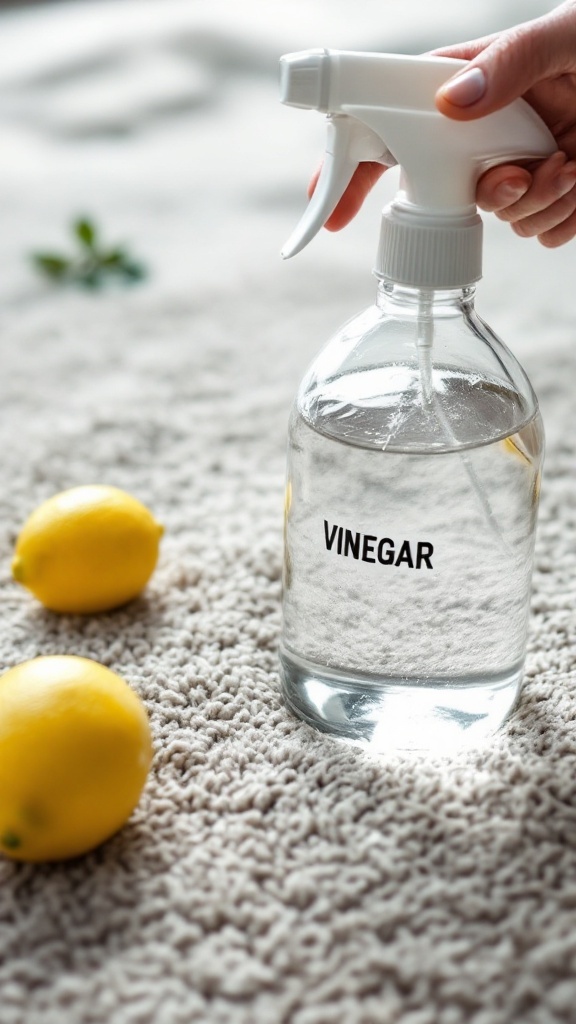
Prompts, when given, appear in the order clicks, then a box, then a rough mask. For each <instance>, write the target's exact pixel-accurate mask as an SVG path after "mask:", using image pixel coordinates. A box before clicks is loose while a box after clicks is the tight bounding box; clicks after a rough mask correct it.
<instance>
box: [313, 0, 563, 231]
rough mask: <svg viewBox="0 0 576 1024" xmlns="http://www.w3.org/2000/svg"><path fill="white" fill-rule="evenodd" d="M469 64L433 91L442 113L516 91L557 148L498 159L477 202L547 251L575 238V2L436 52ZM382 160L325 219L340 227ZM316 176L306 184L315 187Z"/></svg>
mask: <svg viewBox="0 0 576 1024" xmlns="http://www.w3.org/2000/svg"><path fill="white" fill-rule="evenodd" d="M435 52H436V55H439V56H440V55H441V56H448V57H459V58H464V59H466V60H469V61H470V65H469V66H468V67H467V68H466V69H465V70H464V71H460V72H459V73H458V74H457V75H455V76H454V77H453V78H451V79H449V81H448V82H446V83H445V85H444V86H442V88H441V89H440V90H439V92H438V94H437V96H436V104H437V107H438V109H439V111H440V112H441V113H442V114H445V115H446V116H447V117H451V118H453V119H456V120H459V121H469V120H473V119H474V118H477V117H483V116H485V115H486V114H490V113H492V112H494V111H495V110H499V109H500V108H501V107H504V106H506V105H507V104H508V103H511V102H512V101H513V100H514V99H517V98H518V97H520V96H522V97H523V98H524V99H525V100H527V101H528V102H529V103H530V104H531V106H532V107H534V109H535V110H536V111H537V113H538V114H539V115H540V117H541V118H542V119H543V120H544V121H545V123H546V124H547V125H548V127H549V128H550V130H551V132H552V134H553V135H554V137H555V139H556V141H557V143H558V147H559V151H558V152H557V153H555V154H554V155H553V156H551V157H549V158H548V159H547V160H544V161H541V162H539V163H538V164H532V165H528V166H524V167H521V166H519V165H516V164H502V165H499V166H498V167H494V168H492V169H491V170H489V171H487V172H486V173H485V174H484V175H483V176H482V177H481V179H480V181H479V183H478V188H477V194H476V199H477V202H478V205H479V206H480V207H481V208H482V209H484V210H488V211H492V212H494V213H495V214H496V216H497V217H499V218H500V219H502V220H505V221H507V222H508V223H510V225H511V227H512V229H513V230H514V231H515V232H516V234H518V235H521V236H523V237H533V236H536V237H537V238H538V239H539V241H540V242H541V243H542V244H543V245H545V246H548V247H550V248H553V247H555V246H559V245H563V244H564V243H565V242H568V241H570V239H572V238H574V236H575V235H576V0H568V2H565V3H563V4H561V6H560V7H558V8H555V9H554V10H553V11H551V12H550V14H546V15H544V16H543V17H541V18H537V19H535V20H534V21H529V22H525V23H524V24H522V25H518V26H516V27H514V28H511V29H507V30H505V31H503V32H500V33H497V34H495V35H491V36H486V37H485V38H483V39H477V40H474V41H472V42H469V43H462V44H459V45H457V46H451V47H447V48H445V49H442V50H438V51H435ZM383 171H384V168H383V167H382V166H381V165H380V164H373V163H364V164H361V165H360V166H359V167H358V170H357V171H356V173H355V175H354V177H353V179H352V181H351V182H350V185H349V186H348V189H347V190H346V192H345V193H344V196H343V197H342V199H341V200H340V203H339V204H338V206H337V207H336V209H335V211H334V213H333V214H332V216H331V217H330V218H329V220H328V221H327V223H326V227H327V228H328V229H329V230H331V231H337V230H339V229H340V228H343V227H344V226H345V225H346V224H347V223H348V222H349V221H350V220H352V218H353V217H354V216H355V215H356V213H357V212H358V210H359V209H360V207H361V205H362V203H363V201H364V199H365V197H366V195H367V194H368V192H369V191H370V189H371V188H372V186H373V185H374V184H375V182H376V181H377V180H378V178H379V177H380V175H381V174H382V173H383ZM316 181H317V175H316V176H315V177H314V178H313V179H312V182H311V183H310V188H309V192H312V191H313V190H314V187H315V184H316Z"/></svg>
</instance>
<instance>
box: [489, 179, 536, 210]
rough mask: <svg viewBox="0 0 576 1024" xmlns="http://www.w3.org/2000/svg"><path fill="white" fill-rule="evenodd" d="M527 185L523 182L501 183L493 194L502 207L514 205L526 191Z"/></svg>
mask: <svg viewBox="0 0 576 1024" xmlns="http://www.w3.org/2000/svg"><path fill="white" fill-rule="evenodd" d="M528 188H529V185H526V184H525V182H523V181H503V182H502V184H501V185H498V188H497V189H496V192H495V197H496V201H497V202H498V203H502V205H503V206H510V204H511V203H516V202H517V201H518V200H519V199H521V198H522V196H523V195H525V193H526V192H527V191H528Z"/></svg>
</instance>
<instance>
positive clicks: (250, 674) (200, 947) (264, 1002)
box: [0, 5, 576, 1024]
mask: <svg viewBox="0 0 576 1024" xmlns="http://www.w3.org/2000/svg"><path fill="white" fill-rule="evenodd" d="M64 6H65V5H64ZM64 6H63V7H62V8H60V10H63V9H64ZM14 31H16V29H14ZM301 32H302V29H301ZM192 35H193V33H192V30H191V37H192ZM313 42H316V39H315V40H313ZM220 52H222V48H221V51H220ZM263 52H264V51H263ZM266 52H267V51H266ZM279 52H281V51H279ZM239 66H240V65H239ZM29 74H30V75H31V76H32V77H34V75H35V74H36V71H30V72H29ZM267 74H268V73H267V72H263V73H262V77H261V79H258V80H256V79H255V80H254V81H252V80H246V79H245V78H242V76H241V75H240V72H238V75H237V78H234V75H233V74H232V72H231V81H232V82H233V84H234V88H235V89H236V88H237V89H238V90H239V93H235V94H234V96H231V95H230V90H229V91H228V92H227V93H226V97H227V98H226V99H222V100H221V103H220V106H219V107H218V108H217V109H215V112H213V114H210V111H208V112H207V111H206V110H205V109H204V108H202V110H199V111H197V112H196V113H195V115H194V116H195V118H196V120H195V122H194V123H195V131H196V135H194V136H193V137H192V138H191V137H190V136H189V134H188V127H187V125H186V124H185V123H184V119H182V120H180V121H178V125H177V126H176V125H171V124H169V125H168V126H166V127H154V128H150V127H148V128H147V129H146V131H144V130H142V133H140V134H138V132H136V133H135V134H134V135H129V136H127V137H126V138H124V137H115V136H113V134H112V136H110V135H109V134H108V135H106V131H107V130H106V131H104V130H103V129H101V128H100V129H98V131H96V130H94V135H93V136H92V137H91V138H90V139H89V140H88V141H86V139H84V140H83V141H82V142H80V141H79V138H78V137H76V136H75V135H74V134H73V133H71V131H70V132H69V133H68V134H66V133H63V134H58V131H57V130H56V129H55V128H54V127H53V126H52V128H50V130H48V129H46V130H45V131H44V129H43V128H42V126H41V124H40V122H39V121H38V122H36V121H35V119H34V116H33V111H32V107H30V113H29V119H28V121H26V117H25V116H24V114H23V113H22V112H21V111H20V114H19V118H17V119H12V120H11V119H10V117H7V116H5V118H4V122H3V123H4V128H5V130H6V133H7V136H8V138H10V140H11V144H12V145H11V148H10V149H9V155H8V156H7V157H4V160H5V162H4V164H3V166H2V167H1V168H0V186H1V188H0V195H2V191H3V199H2V200H1V203H0V205H1V207H2V210H1V213H2V217H3V219H4V222H5V224H6V225H7V227H6V231H5V233H4V234H3V236H2V239H0V252H1V255H2V262H3V265H4V266H5V267H6V274H5V275H4V279H3V282H2V285H1V298H2V312H1V313H0V328H1V329H0V356H1V364H0V365H1V367H2V373H1V376H0V396H1V398H0V410H1V416H0V450H1V452H2V458H1V459H0V479H1V481H2V486H1V488H0V554H1V559H0V601H1V615H0V652H1V662H2V665H3V666H5V667H8V666H11V665H13V664H16V663H18V662H20V661H23V660H24V659H26V658H29V657H33V656H35V655H37V654H41V653H74V654H79V655H84V656H88V657H92V658H95V659H97V660H99V661H101V662H103V663H104V664H105V665H108V666H110V667H111V668H113V669H114V670H116V671H118V672H119V673H121V674H122V675H123V676H124V677H125V678H126V679H127V680H128V681H129V683H130V684H131V685H132V686H133V687H134V688H135V689H136V690H137V691H138V693H139V694H140V695H141V696H142V697H143V699H144V701H145V702H146V705H147V708H148V710H149V713H150V717H151V722H152V726H153V730H154V740H155V751H156V752H155V760H154V765H153V771H152V773H151V775H150V779H149V783H148V785H147V787H146V790H145V793H144V796H143V798H142V801H141V803H140V806H139V807H138V809H137V811H136V812H135V813H134V815H133V817H132V819H131V821H130V822H129V824H128V825H127V826H126V827H125V828H124V829H123V830H122V831H121V832H120V833H119V834H118V835H117V836H115V837H114V838H113V839H112V840H110V841H109V842H108V843H106V844H105V845H104V846H102V847H101V848H100V849H98V850H96V851H95V852H93V853H91V854H89V855H88V856H86V857H84V858H79V859H78V860H75V861H73V862H70V863H68V864H55V865H43V866H30V865H15V864H12V863H10V862H8V861H2V862H1V863H0V1021H1V1024H556V1022H566V1024H569V1022H571V1021H573V1020H574V1015H575V1012H576V1011H575V1007H576V695H575V692H574V688H575V685H576V616H575V611H574V607H575V603H576V582H575V581H576V483H575V481H576V457H575V455H576V441H575V438H574V412H573V411H574V390H575V384H576V372H575V367H576V357H575V356H574V353H573V349H572V344H573V335H574V330H573V321H574V294H573V290H572V291H570V290H569V289H567V288H566V287H565V283H566V282H567V281H569V280H570V278H571V276H572V266H573V259H574V250H573V249H572V250H571V253H568V251H565V252H563V253H560V254H552V253H544V252H541V251H539V250H538V249H537V247H536V246H531V245H530V243H527V245H525V244H523V243H522V242H520V241H519V240H514V239H513V238H512V237H511V236H510V238H509V235H508V232H507V231H504V230H502V231H500V228H489V230H488V236H489V237H488V250H489V253H490V258H489V260H488V266H487V276H486V282H485V286H483V288H484V289H485V290H484V292H483V296H484V297H483V300H482V302H480V303H479V308H480V312H482V313H483V314H485V315H486V316H487V318H488V319H489V320H490V321H491V322H493V326H494V327H495V328H501V329H502V331H503V333H504V334H505V336H506V337H507V339H508V340H510V341H511V342H512V343H513V345H514V347H516V348H517V349H518V351H519V354H520V356H521V358H522V360H523V362H524V363H525V365H526V366H527V368H528V370H529V372H530V375H531V377H532V380H533V383H534V385H535V387H536V389H537V391H538V392H539V394H540V397H541V404H542V409H543V414H544V419H545V423H546V427H547V433H548V453H547V461H546V474H545V481H544V486H543V491H542V506H541V519H540V529H539V535H538V545H537V557H536V571H535V577H534V599H533V607H532V618H531V631H530V648H529V655H528V661H527V676H526V684H525V688H524V691H523V695H522V701H521V705H520V708H519V710H518V711H517V713H516V714H515V716H514V717H513V719H512V720H511V721H510V723H509V724H508V725H507V727H506V728H505V730H504V731H503V732H502V733H501V734H500V735H499V736H498V737H497V738H496V739H495V740H494V742H493V744H492V745H491V746H490V748H489V749H485V750H481V751H477V752H471V753H470V752H468V753H463V754H460V755H458V756H455V757H454V758H453V759H452V760H445V761H443V760H441V759H437V760H432V759H423V758H420V757H416V756H412V757H406V758H398V757H392V756H391V757H387V756H382V757H380V758H378V759H371V758H370V757H369V756H368V755H366V754H363V753H362V752H360V751H359V750H356V749H350V748H348V747H346V746H343V745H339V744H338V743H337V742H335V741H333V740H331V739H329V738H327V737H323V736H320V735H317V734H315V733H313V732H312V731H311V730H310V729H309V728H308V727H306V726H305V725H303V724H301V723H299V722H297V721H296V720H294V719H293V718H292V717H291V716H290V714H289V713H288V712H287V711H286V709H285V708H284V706H283V704H282V701H281V698H280V694H279V683H278V672H277V661H276V645H277V638H278V629H279V597H280V569H281V557H282V505H283V477H284V445H285V434H286V422H287V416H288V410H289V406H290V403H291V401H292V397H293V393H294V390H295V387H296V384H297V381H298V379H299V377H300V375H301V373H302V372H303V370H304V368H305V366H306V364H307V362H308V361H309V359H310V358H311V357H312V355H313V354H314V352H315V350H316V349H317V348H318V347H319V345H320V343H321V341H322V340H323V339H324V338H325V337H327V335H328V334H329V333H330V331H331V330H332V329H333V327H335V326H336V324H337V323H338V322H340V321H341V320H343V319H344V317H345V316H347V315H350V314H352V313H353V312H355V311H356V310H357V309H358V308H359V307H361V306H362V305H363V304H364V303H365V302H367V301H369V298H370V295H371V292H372V283H371V281H370V279H369V276H368V277H367V276H366V274H365V273H363V271H364V268H365V267H366V266H367V265H369V261H370V258H371V256H372V249H373V246H374V243H375V236H374V232H373V227H374V225H373V224H372V225H370V224H368V222H367V220H363V219H362V218H359V221H358V224H357V225H356V226H355V227H354V228H352V229H351V230H350V234H349V236H348V239H349V240H348V241H347V242H346V241H345V240H344V239H341V238H338V239H322V240H319V243H318V248H317V250H316V252H315V253H314V254H313V253H310V254H306V255H305V256H303V257H302V260H301V262H300V263H299V264H298V265H296V264H294V265H289V266H286V267H282V266H279V261H278V258H277V255H276V253H277V250H278V249H279V247H280V244H281V243H282V241H283V240H284V238H285V236H286V235H287V234H288V232H289V230H290V228H291V226H292V223H293V219H294V217H295V216H297V213H298V210H299V205H300V204H301V202H302V196H301V194H300V191H299V190H302V183H301V181H300V177H299V176H300V174H301V173H302V171H303V169H304V168H305V167H306V166H307V165H308V163H310V159H311V151H310V150H309V151H308V152H306V151H303V152H302V153H301V154H300V155H299V157H298V159H296V156H295V157H294V165H292V164H291V165H290V167H289V169H288V170H286V169H285V162H283V161H280V160H279V159H277V162H276V163H274V162H273V160H272V158H271V157H270V158H267V157H266V155H265V154H264V153H262V155H261V159H260V158H259V159H258V160H253V152H252V153H250V152H246V153H244V154H243V153H242V151H241V150H236V154H237V155H236V161H237V163H236V168H235V169H236V171H237V174H236V176H235V177H232V176H231V167H230V162H231V161H230V160H229V161H228V164H227V165H224V164H223V163H221V162H220V160H223V158H224V156H225V152H226V145H228V146H229V145H230V138H231V137H232V135H231V133H232V131H233V125H234V124H235V123H236V122H237V117H238V114H239V106H238V104H239V100H238V95H240V98H241V99H242V102H243V103H244V101H245V103H246V104H247V102H248V97H251V102H252V104H253V105H252V107H251V111H252V118H253V119H256V121H255V122H254V120H252V121H251V123H252V125H253V127H252V128H251V129H249V128H247V129H246V130H247V131H248V132H250V131H252V132H253V136H250V141H251V142H253V143H254V145H255V144H256V136H257V119H258V115H259V114H260V113H263V112H264V111H265V110H266V109H267V108H268V106H269V105H270V104H271V102H272V97H273V94H274V82H273V80H272V78H271V77H270V78H268V77H266V75H267ZM56 81H57V80H56V79H54V82H56ZM36 88H37V89H38V90H40V86H39V85H37V86H36ZM54 88H56V85H54ZM23 95H25V90H24V91H23ZM187 109H188V108H187ZM195 109H196V108H194V110H195ZM202 111H203V112H202ZM27 116H28V115H27ZM186 116H187V117H188V114H187V115H186ZM190 116H191V115H190ZM212 116H214V117H220V121H219V125H220V126H221V127H222V132H221V133H219V132H215V131H214V129H213V125H214V122H213V121H211V117H212ZM275 117H276V112H275V111H274V115H273V116H272V117H271V116H270V114H269V115H268V122H267V123H268V125H269V127H268V129H267V131H268V132H272V131H273V130H274V126H275V125H276V124H277V122H276V121H275ZM59 123H60V127H61V126H62V122H59ZM23 125H28V127H23ZM10 132H12V134H10ZM43 132H44V134H43ZM298 132H299V127H297V124H296V121H290V128H289V129H287V136H288V138H289V139H290V141H291V142H293V141H294V140H295V139H296V138H297V135H298ZM305 132H307V133H308V134H307V135H306V141H307V142H310V141H311V140H312V138H313V135H314V129H313V128H312V127H310V126H309V127H307V128H306V129H305ZM220 135H223V136H224V142H221V141H218V139H219V138H220ZM271 138H272V136H271V135H270V136H269V139H270V140H271ZM210 140H211V141H212V142H213V144H214V147H215V151H216V153H217V156H218V160H216V159H215V158H214V157H213V154H212V155H211V154H210V151H209V145H208V143H209V142H210ZM226 140H228V141H227V142H226ZM196 143H197V145H196ZM218 146H221V147H222V148H221V149H218ZM270 148H273V147H272V143H271V141H270ZM206 153H208V155H209V159H208V157H206V156H205V154H206ZM40 154H41V155H42V157H43V159H42V160H40V156H39V155H40ZM313 156H314V154H312V161H313ZM298 160H300V161H301V162H300V166H299V167H297V168H296V166H295V165H296V163H297V162H298ZM154 161H156V162H154ZM233 162H234V161H233V160H232V163H233ZM252 167H253V168H254V169H253V170H252ZM156 172H157V173H156ZM212 174H214V176H215V181H214V182H211V175H212ZM224 180H228V181H229V182H230V183H229V186H228V188H227V190H226V191H224V190H223V188H222V183H223V181H224ZM63 181H64V184H63ZM82 204H84V206H83V208H84V209H86V204H88V205H89V208H90V210H92V211H94V212H95V214H96V215H97V216H98V217H99V218H101V220H102V223H103V225H104V228H107V230H108V232H109V233H110V234H111V235H114V237H115V236H116V235H117V234H120V235H121V236H122V237H126V238H128V239H129V240H130V241H131V244H133V245H134V248H135V250H137V251H138V253H139V254H141V255H143V256H144V257H146V259H147V261H148V262H149V264H150V276H149V280H148V281H147V283H145V284H143V285H141V286H140V287H138V288H134V289H132V290H131V291H122V290H119V289H116V290H115V289H112V290H109V291H106V292H104V293H101V294H95V295H92V294H83V293H76V292H73V291H64V292H58V291H57V290H53V289H51V288H49V287H47V286H45V285H43V284H42V283H41V282H39V281H37V280H36V279H34V278H33V276H32V273H31V271H30V269H29V267H28V266H26V264H25V261H24V259H23V254H24V253H25V252H26V251H28V250H29V249H30V247H31V246H33V245H36V244H39V243H40V242H41V241H46V242H50V240H52V242H53V244H56V243H57V242H59V241H60V240H61V235H62V231H63V223H64V219H63V218H64V217H65V215H66V216H69V215H71V214H72V213H74V212H76V211H77V210H78V209H79V208H81V205H82ZM371 247H372V248H371ZM361 253H363V254H364V255H363V262H362V263H360V254H361ZM537 285H539V287H537ZM514 286H516V289H517V290H516V292H514ZM506 328H508V334H506ZM510 335H512V337H510ZM87 482H106V483H111V484H114V485H117V486H120V487H124V488H125V489H127V490H129V491H131V492H132V493H134V494H135V495H136V496H137V497H139V498H140V499H141V500H143V501H144V502H145V503H147V504H148V505H149V506H150V508H151V509H152V510H153V512H154V514H155V515H156V517H157V518H158V519H159V520H160V521H161V522H163V523H164V525H165V529H166V533H165V536H164V538H163V542H162V552H161V559H160V563H159V566H158V568H157V571H156V573H155V575H154V577H153V580H152V582H151V584H150V585H149V587H148V588H147V591H146V593H145V594H144V595H143V596H142V597H141V598H139V599H138V600H137V601H135V602H134V603H133V604H131V605H130V606H129V607H127V608H125V609H122V610H119V611H117V612H114V613H111V614H107V615H101V616H97V617H91V618H75V617H61V616H56V615H53V614H51V613H48V612H46V611H44V610H43V609H42V608H41V607H40V606H39V605H38V604H37V603H35V602H34V600H33V599H32V598H31V597H30V596H29V595H28V594H27V593H26V592H25V591H24V590H22V589H21V588H19V587H18V586H17V585H16V584H14V583H13V582H12V581H11V580H10V575H9V560H10V554H11V550H12V546H13V543H14V540H15V537H16V534H17V531H18V529H19V527H20V525H21V523H22V521H23V519H24V518H25V516H26V515H27V514H28V512H29V511H31V509H32V508H34V506H35V505H36V504H38V503H39V502H40V501H41V500H42V499H43V498H45V497H47V496H49V495H51V494H53V493H54V492H55V491H56V490H59V489H62V488H64V487H68V486H73V485H75V484H80V483H87Z"/></svg>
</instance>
